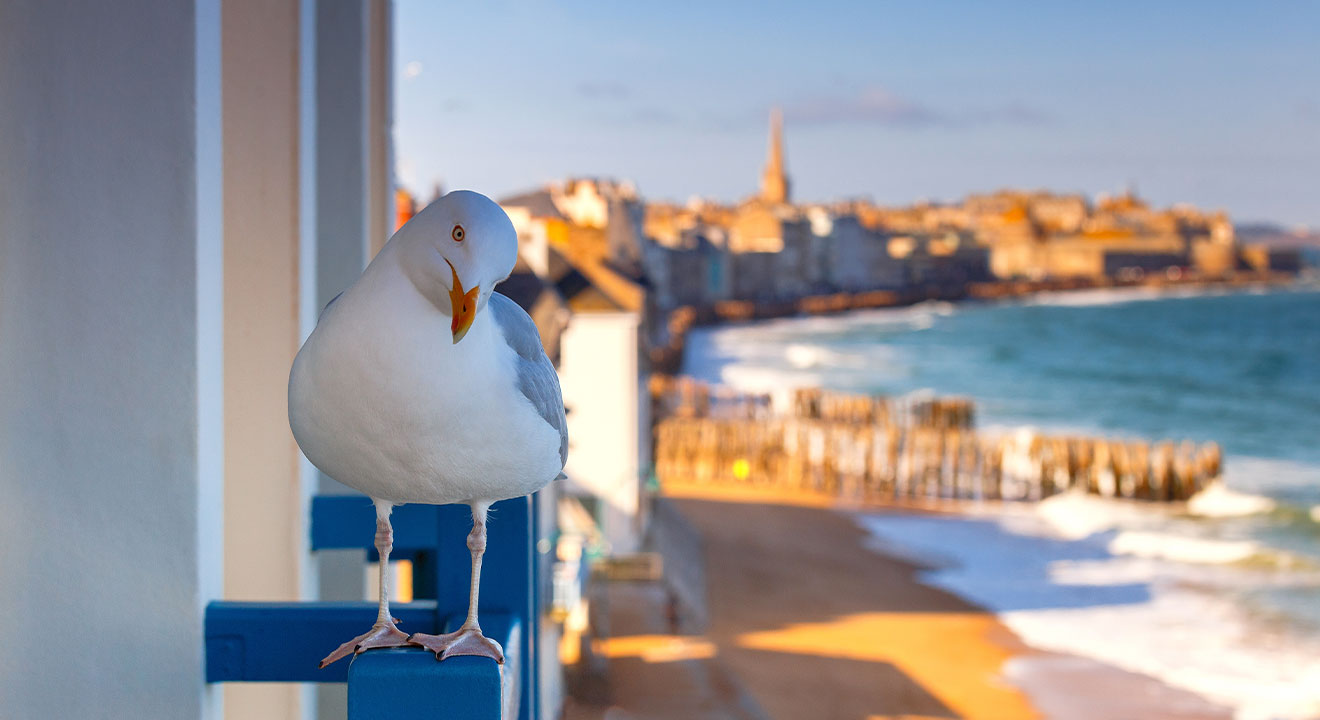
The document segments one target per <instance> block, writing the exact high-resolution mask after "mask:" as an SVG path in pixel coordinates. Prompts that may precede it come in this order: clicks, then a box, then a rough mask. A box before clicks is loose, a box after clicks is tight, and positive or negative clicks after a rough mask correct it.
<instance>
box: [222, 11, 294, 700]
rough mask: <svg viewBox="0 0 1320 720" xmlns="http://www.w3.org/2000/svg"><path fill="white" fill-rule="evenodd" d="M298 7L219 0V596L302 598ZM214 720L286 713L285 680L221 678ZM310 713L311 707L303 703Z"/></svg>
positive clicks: (290, 689)
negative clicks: (294, 421)
mask: <svg viewBox="0 0 1320 720" xmlns="http://www.w3.org/2000/svg"><path fill="white" fill-rule="evenodd" d="M300 36H301V33H300V3H299V2H298V0H225V2H224V6H223V26H222V39H223V56H224V58H223V76H224V80H223V102H224V211H225V213H224V214H225V244H224V266H225V304H224V315H225V317H224V326H225V597H226V599H229V600H285V601H288V600H299V599H304V597H303V587H304V585H305V584H306V583H305V582H304V581H303V578H304V576H306V575H308V574H309V572H310V569H309V566H310V564H311V563H310V558H309V556H308V553H307V539H306V538H307V534H308V508H307V506H306V493H305V492H304V491H303V488H302V475H301V473H300V461H301V454H300V453H299V452H298V446H297V443H295V442H294V439H293V434H292V433H291V432H290V431H289V420H288V403H287V397H288V379H289V367H290V366H291V365H292V363H293V357H294V355H295V354H296V353H297V351H298V346H299V342H300V340H301V339H302V338H301V322H300V321H301V313H300V300H301V296H302V293H301V287H300V286H301V282H302V278H301V276H300V265H299V254H300V245H301V240H302V237H301V232H302V229H303V228H302V225H301V203H302V196H303V194H304V189H303V188H302V185H301V180H302V178H301V169H302V168H301V157H300V149H301V143H300V134H301V122H300V109H301V108H300V85H301V80H302V78H301V77H300V57H301V51H300V40H301V37H300ZM224 694H225V710H226V717H228V718H232V719H234V720H238V719H239V718H242V719H244V720H247V719H249V718H250V719H252V720H263V719H265V718H271V719H274V718H295V717H299V716H300V715H302V713H303V706H304V705H305V704H310V696H309V698H308V702H306V703H305V702H304V699H303V693H301V692H300V689H299V688H298V686H296V685H287V684H269V683H230V684H227V685H226V686H225V687H224ZM309 709H310V708H309Z"/></svg>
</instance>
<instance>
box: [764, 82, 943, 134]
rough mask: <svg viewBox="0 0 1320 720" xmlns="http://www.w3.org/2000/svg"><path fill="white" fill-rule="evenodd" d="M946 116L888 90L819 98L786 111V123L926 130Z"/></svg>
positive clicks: (871, 90)
mask: <svg viewBox="0 0 1320 720" xmlns="http://www.w3.org/2000/svg"><path fill="white" fill-rule="evenodd" d="M943 119H944V118H943V116H942V115H941V114H940V113H938V112H936V111H935V110H933V109H931V108H928V107H925V106H923V105H920V104H917V103H914V102H911V101H909V100H906V99H904V98H901V97H898V96H897V95H895V94H893V93H891V92H889V91H888V90H885V89H884V88H868V89H866V90H863V91H862V92H861V93H859V94H857V95H851V96H837V95H836V96H819V97H814V98H808V99H806V100H802V101H799V102H796V103H793V104H790V105H788V106H787V107H785V108H784V120H785V121H786V122H791V123H793V124H794V125H804V126H811V125H888V126H893V127H925V126H929V125H937V124H939V123H941V122H942V121H943Z"/></svg>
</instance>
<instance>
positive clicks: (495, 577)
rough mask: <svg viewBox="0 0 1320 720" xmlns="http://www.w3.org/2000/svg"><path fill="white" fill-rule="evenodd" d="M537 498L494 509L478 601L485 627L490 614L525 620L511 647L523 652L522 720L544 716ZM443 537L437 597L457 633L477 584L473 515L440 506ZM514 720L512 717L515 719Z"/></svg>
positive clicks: (459, 508)
mask: <svg viewBox="0 0 1320 720" xmlns="http://www.w3.org/2000/svg"><path fill="white" fill-rule="evenodd" d="M534 497H535V496H528V497H520V498H513V499H511V500H503V501H501V502H498V503H495V504H494V505H493V506H491V509H490V517H489V518H488V520H487V522H486V533H487V535H486V556H485V558H484V559H483V561H482V566H481V567H482V571H481V595H480V600H479V603H478V608H479V613H480V615H481V618H482V628H483V629H485V626H486V623H485V620H484V617H485V614H486V613H487V612H488V611H495V612H506V613H509V614H511V615H514V616H516V617H518V618H520V619H521V620H522V627H523V628H524V632H522V633H520V634H519V635H520V638H519V646H518V647H517V648H505V654H506V655H508V654H509V653H511V652H517V653H518V654H519V655H521V657H520V658H519V667H518V674H519V678H518V683H519V687H521V688H523V692H522V696H523V698H524V700H525V701H524V702H522V703H519V714H518V720H535V719H536V718H537V717H539V713H538V710H539V708H538V706H539V701H540V698H539V695H540V692H539V687H540V684H539V682H537V676H536V672H537V662H536V651H537V635H538V634H539V633H538V632H537V624H536V620H537V615H536V607H537V602H536V600H537V598H536V597H535V595H536V562H537V553H536V547H535V544H536V534H535V530H536V525H537V522H536V504H535V502H536V501H535V499H534ZM438 511H439V513H440V516H439V518H440V519H439V522H438V526H439V528H438V529H439V535H438V537H437V538H436V550H437V554H436V568H437V570H438V574H439V582H438V583H437V584H436V593H437V595H436V599H437V602H438V603H439V604H440V607H442V608H445V609H447V610H449V611H450V617H451V626H450V627H447V628H446V630H451V631H452V630H457V629H458V625H459V624H461V623H462V621H463V617H464V615H465V614H466V613H467V597H468V585H469V583H470V582H471V580H472V556H471V554H470V553H469V551H468V549H467V534H468V532H469V531H470V530H471V529H472V515H471V512H470V511H469V510H468V508H467V507H465V506H462V505H442V506H440V507H439V508H438ZM510 720H512V718H510Z"/></svg>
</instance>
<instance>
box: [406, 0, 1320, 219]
mask: <svg viewBox="0 0 1320 720" xmlns="http://www.w3.org/2000/svg"><path fill="white" fill-rule="evenodd" d="M1318 21H1320V9H1317V7H1316V6H1307V5H1302V4H1284V3H1274V4H1270V5H1268V6H1263V7H1262V6H1254V7H1252V8H1244V7H1237V6H1233V5H1228V4H1223V5H1220V4H1209V5H1207V4H1200V5H1192V4H1184V3H1166V4H1162V5H1160V6H1159V7H1157V8H1153V9H1151V8H1140V7H1135V6H1133V7H1119V8H1117V9H1110V8H1076V7H1071V6H1070V7H1067V8H1058V7H1052V6H1047V5H1034V4H1028V3H1011V4H1007V5H997V6H996V7H994V8H983V7H968V6H957V7H955V6H952V5H943V4H941V5H939V6H935V7H926V6H923V7H915V8H877V7H872V6H870V5H861V4H851V3H834V4H831V5H829V6H824V7H822V6H813V7H812V8H807V7H804V6H800V5H792V4H777V3H775V4H769V5H766V6H765V7H761V6H755V5H742V4H733V5H721V6H718V7H698V6H691V7H688V6H684V5H681V4H680V5H665V6H655V7H651V6H647V7H646V9H645V14H642V13H641V12H640V11H638V10H637V9H636V8H627V7H610V6H599V7H597V6H588V5H587V4H585V3H573V4H567V5H555V6H551V5H548V4H542V3H531V2H527V3H520V2H513V3H499V4H496V5H493V6H492V5H481V6H471V7H445V8H440V7H435V6H430V5H426V4H422V3H416V2H408V1H406V0H405V1H402V2H400V3H399V4H398V6H397V7H396V9H395V28H396V30H395V31H396V38H395V39H396V43H397V50H396V54H395V65H396V67H395V83H396V89H397V100H396V106H395V107H396V115H395V136H396V142H397V151H396V152H397V158H398V163H397V165H398V175H399V180H400V182H402V183H403V184H404V185H405V186H406V187H409V188H410V189H412V190H414V191H416V192H418V193H420V194H422V195H423V196H426V195H429V193H430V189H431V186H432V184H433V183H435V182H437V181H439V182H441V183H443V185H444V186H445V187H446V188H458V187H468V188H473V189H478V190H481V191H483V192H486V193H488V194H491V195H493V196H500V195H504V194H508V193H511V192H516V191H520V190H525V189H527V188H530V187H535V186H538V185H541V184H543V183H545V182H547V181H551V180H555V179H558V178H562V177H564V176H569V175H588V176H605V177H617V178H626V179H629V180H633V181H635V182H636V183H637V184H638V186H639V188H640V189H641V191H642V192H643V194H645V195H646V196H647V197H649V198H654V199H669V200H677V201H683V200H686V199H687V198H688V197H690V196H694V195H696V196H702V197H710V198H714V199H717V200H721V201H733V200H738V199H740V198H743V197H747V196H750V195H752V194H753V193H754V192H755V191H756V187H757V182H756V181H757V177H758V174H759V172H760V170H761V168H762V166H763V163H764V158H765V148H766V122H767V117H768V113H769V111H770V109H771V108H772V107H776V106H778V107H782V108H783V113H784V126H785V135H786V165H787V169H788V172H789V174H790V175H791V177H792V180H793V183H794V195H795V196H796V197H797V198H799V199H801V200H802V201H808V202H810V201H828V200H833V199H838V198H842V197H858V196H869V197H871V198H873V199H874V200H875V201H876V202H878V203H881V204H887V205H901V204H909V203H912V202H915V201H918V200H921V199H927V200H932V201H955V200H958V199H959V198H961V197H963V196H965V195H967V194H969V193H974V192H984V191H991V190H995V189H997V188H1001V187H1022V188H1028V189H1032V188H1047V189H1050V190H1054V191H1059V192H1080V193H1083V194H1085V195H1087V196H1088V197H1093V196H1094V195H1096V194H1097V193H1101V192H1117V191H1120V190H1122V189H1123V188H1124V187H1125V186H1127V185H1129V184H1135V185H1136V186H1137V187H1138V188H1139V190H1140V191H1141V193H1142V195H1143V196H1145V197H1148V198H1149V199H1150V200H1151V201H1152V202H1153V203H1155V204H1158V205H1169V204H1173V203H1178V202H1187V203H1192V204H1195V205H1197V206H1198V207H1203V208H1222V209H1225V210H1227V211H1228V212H1230V213H1231V214H1232V216H1233V218H1234V220H1235V221H1237V222H1239V223H1249V222H1257V221H1270V222H1277V223H1280V224H1283V225H1286V226H1295V225H1309V226H1311V227H1317V226H1320V203H1317V202H1316V197H1317V196H1318V195H1320V192H1317V191H1320V179H1318V178H1320V175H1318V174H1317V173H1316V170H1315V169H1316V167H1318V166H1320V90H1317V88H1320V82H1317V80H1320V54H1317V53H1315V52H1314V51H1313V49H1314V47H1315V41H1316V40H1317V39H1320V38H1316V37H1315V36H1316V32H1315V30H1314V28H1316V27H1320V22H1318ZM437 38H439V39H440V41H437Z"/></svg>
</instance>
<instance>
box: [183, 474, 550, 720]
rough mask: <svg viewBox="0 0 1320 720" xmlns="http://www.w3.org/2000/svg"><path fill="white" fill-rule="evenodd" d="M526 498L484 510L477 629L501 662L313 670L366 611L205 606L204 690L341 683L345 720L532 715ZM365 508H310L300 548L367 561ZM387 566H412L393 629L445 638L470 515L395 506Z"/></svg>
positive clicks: (421, 654)
mask: <svg viewBox="0 0 1320 720" xmlns="http://www.w3.org/2000/svg"><path fill="white" fill-rule="evenodd" d="M537 502H538V501H537V497H536V496H535V495H532V496H528V497H522V498H514V499H512V500H504V501H501V502H498V503H495V504H494V505H493V506H492V507H491V510H490V519H489V521H488V523H487V532H488V539H487V549H486V557H485V561H484V562H483V567H484V570H483V572H482V575H481V605H480V616H481V627H482V630H483V631H484V632H485V633H486V634H487V635H488V636H490V637H491V639H493V640H496V641H497V642H499V643H500V644H501V645H502V646H503V647H504V654H505V664H504V666H503V667H502V668H501V667H500V666H499V665H497V664H496V663H495V662H494V661H493V660H490V659H487V658H476V657H457V658H450V659H449V660H446V661H444V662H437V661H436V660H435V656H434V655H432V654H431V653H429V652H427V651H424V650H421V649H398V650H373V651H370V652H367V653H363V654H361V655H357V656H355V657H354V658H353V660H352V663H351V664H350V663H346V662H341V663H336V664H334V665H331V666H330V667H328V668H326V669H324V670H318V669H317V662H318V661H319V660H320V659H321V658H322V657H324V656H325V655H326V654H327V653H328V652H330V650H332V649H334V647H335V646H336V645H337V644H338V643H340V642H342V641H343V640H344V639H345V638H349V637H353V636H354V635H357V634H359V633H361V632H362V631H363V630H365V629H366V628H367V627H369V626H370V625H371V623H372V622H374V621H375V618H376V604H375V603H374V602H360V603H323V602H289V603H252V602H225V601H216V602H212V603H211V604H210V605H209V606H208V607H207V611H206V681H207V682H345V681H347V682H348V683H349V718H350V720H365V719H366V718H374V717H401V716H403V715H402V713H403V712H404V711H405V710H407V711H409V714H410V715H411V716H413V717H426V716H428V714H439V715H443V716H444V717H446V718H474V719H476V718H483V719H488V718H492V717H501V711H502V710H503V714H502V716H503V717H504V718H508V720H513V718H518V720H534V719H535V718H539V717H540V707H539V705H540V693H539V691H538V687H539V685H538V683H537V678H538V677H539V667H538V665H539V657H538V653H537V644H536V640H537V636H538V634H539V633H538V631H537V629H538V622H539V616H540V607H539V606H540V597H539V596H540V593H539V592H538V585H537V582H538V577H539V571H538V553H537V551H536V548H535V543H536V540H537V539H538V538H539V537H540V532H539V527H538V521H537V517H538V513H537ZM375 518H376V515H375V508H374V507H373V506H372V504H371V501H370V500H368V499H367V498H366V497H364V496H361V495H328V496H318V497H316V498H314V499H313V501H312V527H311V535H312V538H311V539H312V549H313V550H314V551H315V550H332V549H334V550H338V549H363V550H366V551H367V557H368V559H372V560H374V559H375V550H374V539H375V532H376V520H375ZM392 524H393V526H394V550H393V552H392V553H391V556H390V557H391V559H408V560H411V561H412V562H413V595H414V598H420V599H415V600H414V601H413V602H410V603H395V604H392V605H391V606H390V607H391V610H392V611H393V615H394V617H396V618H398V619H399V621H400V622H399V628H400V629H401V630H403V631H404V632H408V633H413V632H425V633H431V634H434V633H438V632H446V631H451V630H455V629H457V628H458V626H459V625H460V624H462V622H463V619H464V617H465V616H466V613H467V597H468V583H469V582H470V578H471V556H470V555H469V552H468V548H467V543H466V539H467V534H468V531H469V530H471V528H472V516H471V513H470V511H469V510H468V508H467V506H464V505H442V506H434V505H403V506H399V507H397V508H395V510H394V514H393V517H392Z"/></svg>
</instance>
